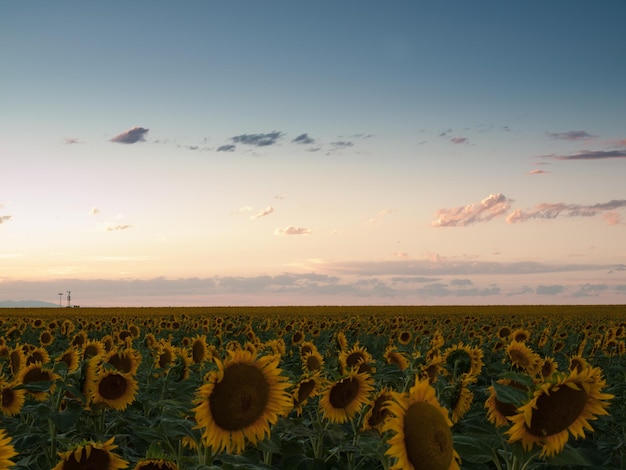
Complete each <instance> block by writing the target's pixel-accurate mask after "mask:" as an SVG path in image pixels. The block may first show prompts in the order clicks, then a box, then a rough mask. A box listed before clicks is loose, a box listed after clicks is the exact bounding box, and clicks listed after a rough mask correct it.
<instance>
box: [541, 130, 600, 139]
mask: <svg viewBox="0 0 626 470" xmlns="http://www.w3.org/2000/svg"><path fill="white" fill-rule="evenodd" d="M548 135H549V136H550V137H552V138H553V139H558V140H590V139H595V138H596V137H597V136H596V135H593V134H590V133H589V132H587V131H567V132H548Z"/></svg>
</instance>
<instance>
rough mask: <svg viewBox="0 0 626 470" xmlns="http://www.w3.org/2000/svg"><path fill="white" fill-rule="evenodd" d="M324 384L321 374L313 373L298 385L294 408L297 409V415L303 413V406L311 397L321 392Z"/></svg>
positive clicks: (293, 395)
mask: <svg viewBox="0 0 626 470" xmlns="http://www.w3.org/2000/svg"><path fill="white" fill-rule="evenodd" d="M322 386H323V379H322V378H321V377H320V376H319V374H313V375H310V376H308V377H305V378H304V379H302V380H301V381H300V383H298V385H296V387H295V388H294V390H293V392H292V393H291V395H292V397H293V408H294V410H295V411H296V415H298V416H300V415H301V414H302V408H303V407H304V405H306V404H307V403H308V401H309V400H310V399H311V398H315V397H316V396H317V395H319V393H320V388H321V387H322Z"/></svg>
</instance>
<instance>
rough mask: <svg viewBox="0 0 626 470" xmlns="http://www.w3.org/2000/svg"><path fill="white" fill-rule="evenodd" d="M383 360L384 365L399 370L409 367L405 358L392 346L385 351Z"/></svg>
mask: <svg viewBox="0 0 626 470" xmlns="http://www.w3.org/2000/svg"><path fill="white" fill-rule="evenodd" d="M383 357H384V359H385V363H386V364H395V365H397V366H398V368H399V369H400V370H405V369H408V368H409V367H410V365H411V363H410V362H409V360H408V359H407V357H406V356H405V355H404V354H403V353H401V352H400V351H398V350H397V349H396V348H394V347H393V346H389V347H387V348H386V349H385V354H384V356H383Z"/></svg>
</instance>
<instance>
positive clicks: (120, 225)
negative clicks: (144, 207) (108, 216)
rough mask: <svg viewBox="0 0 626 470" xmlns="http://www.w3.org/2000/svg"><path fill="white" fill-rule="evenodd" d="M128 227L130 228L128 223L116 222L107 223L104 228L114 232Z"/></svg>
mask: <svg viewBox="0 0 626 470" xmlns="http://www.w3.org/2000/svg"><path fill="white" fill-rule="evenodd" d="M129 228H132V225H128V224H117V225H113V224H110V225H107V227H106V230H107V232H115V231H117V230H128V229H129Z"/></svg>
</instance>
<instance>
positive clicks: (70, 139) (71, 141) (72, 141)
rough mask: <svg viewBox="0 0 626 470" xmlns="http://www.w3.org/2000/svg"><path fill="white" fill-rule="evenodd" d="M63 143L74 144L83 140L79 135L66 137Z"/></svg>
mask: <svg viewBox="0 0 626 470" xmlns="http://www.w3.org/2000/svg"><path fill="white" fill-rule="evenodd" d="M63 143H64V144H66V145H72V144H82V143H83V142H81V141H80V139H79V138H78V137H66V138H65V139H63Z"/></svg>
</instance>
